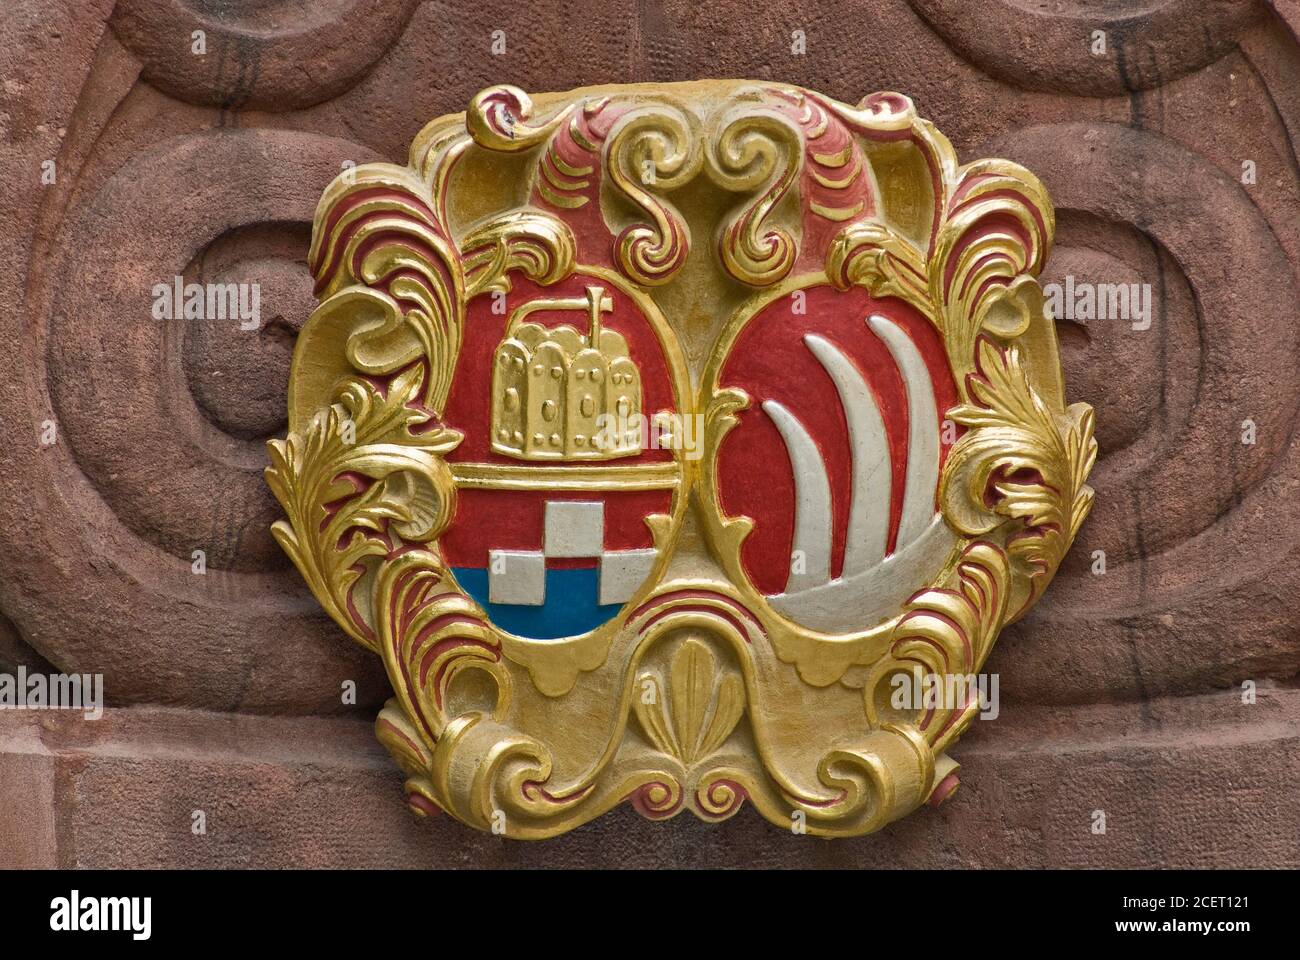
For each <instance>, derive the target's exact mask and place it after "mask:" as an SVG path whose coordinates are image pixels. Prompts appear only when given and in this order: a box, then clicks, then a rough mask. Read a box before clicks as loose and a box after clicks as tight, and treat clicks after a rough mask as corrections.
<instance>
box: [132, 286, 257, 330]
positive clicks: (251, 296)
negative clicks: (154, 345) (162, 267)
mask: <svg viewBox="0 0 1300 960" xmlns="http://www.w3.org/2000/svg"><path fill="white" fill-rule="evenodd" d="M153 318H154V319H155V320H238V321H239V329H240V330H256V329H257V328H258V327H260V326H261V325H262V288H261V286H260V285H259V284H256V283H186V282H185V278H184V277H179V276H176V277H172V282H171V283H155V284H154V285H153Z"/></svg>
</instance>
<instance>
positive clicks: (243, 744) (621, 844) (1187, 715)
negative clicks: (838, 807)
mask: <svg viewBox="0 0 1300 960" xmlns="http://www.w3.org/2000/svg"><path fill="white" fill-rule="evenodd" d="M976 728H977V729H975V730H974V731H972V733H971V734H970V735H969V736H968V737H967V738H965V739H964V740H963V741H962V745H961V746H960V748H959V749H958V751H957V756H958V758H959V759H960V760H961V761H962V763H963V767H962V771H961V774H962V777H963V784H962V786H961V787H960V788H959V789H958V791H957V792H956V794H955V795H954V796H953V797H952V799H950V800H949V801H948V802H947V803H945V804H944V805H943V806H941V807H940V808H938V809H937V810H925V811H920V812H918V813H916V814H913V815H912V816H911V817H908V818H906V819H905V820H902V821H900V822H898V823H896V824H894V825H892V826H890V827H887V828H886V829H885V830H884V831H882V832H881V833H879V834H877V835H874V836H870V837H863V838H859V839H854V840H836V841H833V842H828V841H824V840H818V839H815V838H812V837H808V836H796V835H794V834H793V833H790V832H788V831H784V830H781V829H779V828H776V827H773V826H771V825H770V824H767V823H765V822H764V821H763V820H762V819H761V818H760V817H759V816H758V815H757V814H756V813H755V812H754V811H752V810H749V809H742V810H741V811H740V812H739V813H738V814H737V815H736V816H735V817H733V818H732V819H730V820H727V821H725V822H723V823H721V824H706V823H702V822H700V821H698V820H696V819H695V818H694V817H691V816H689V815H681V816H678V817H676V818H674V819H672V820H670V821H667V822H663V823H654V822H651V821H647V820H644V819H642V818H641V817H640V816H639V815H638V814H636V813H634V812H633V811H632V809H631V808H630V806H629V805H626V804H625V805H624V806H622V807H620V808H618V809H617V810H615V811H613V812H612V813H610V814H608V815H607V816H605V817H602V818H600V819H598V820H596V821H594V822H592V823H590V824H588V825H587V826H585V827H581V828H579V829H578V830H575V831H574V832H572V833H570V834H566V835H564V836H562V837H560V838H557V839H555V840H550V841H546V842H544V843H529V842H524V841H512V840H507V839H505V838H502V837H492V836H488V835H485V834H481V833H477V832H475V831H471V830H468V829H467V828H465V827H462V826H460V825H459V824H457V823H455V822H454V821H450V820H448V819H447V818H446V817H440V818H436V819H433V820H421V819H419V818H417V817H415V816H413V815H412V814H410V813H409V812H408V811H407V809H406V806H405V804H404V802H403V799H402V790H401V780H402V777H401V774H400V773H399V772H398V771H397V770H395V769H394V768H393V767H392V764H391V761H390V760H389V758H388V757H387V755H386V754H385V753H384V752H383V750H382V749H381V748H380V747H379V746H378V745H377V744H376V743H375V742H374V740H373V737H372V736H371V731H370V724H369V723H367V722H363V721H352V720H345V719H327V718H274V717H250V716H238V715H233V714H219V713H208V712H204V711H197V710H176V709H157V708H134V709H118V710H111V711H109V712H108V713H107V714H106V715H105V717H104V718H103V719H102V720H100V721H98V722H94V723H84V722H79V721H77V720H75V719H74V718H72V717H71V716H68V715H48V714H47V715H44V716H42V715H38V714H31V713H27V714H21V713H12V712H11V713H0V772H6V773H7V772H8V771H9V770H16V771H19V772H24V773H25V774H26V775H29V776H30V775H31V774H30V773H28V771H35V772H37V773H39V774H41V775H42V776H43V777H44V780H41V779H40V778H39V777H38V778H37V783H38V784H41V785H44V786H43V787H42V788H43V789H45V790H46V791H48V789H49V787H48V783H49V781H50V779H51V771H53V782H54V783H55V784H57V796H56V797H55V799H54V802H53V818H52V819H53V822H54V825H55V832H54V837H53V841H54V842H53V843H51V842H49V841H47V840H45V839H44V837H43V835H41V834H40V833H39V831H38V833H37V836H36V837H35V838H33V839H32V840H27V839H26V838H24V841H23V845H22V849H21V850H20V851H19V859H20V861H21V862H43V863H45V864H47V865H61V866H81V867H123V866H135V865H139V866H150V867H249V866H305V867H327V866H338V865H348V866H369V867H457V866H475V867H541V866H566V867H608V868H620V867H668V866H677V867H811V866H835V867H861V866H877V867H1016V866H1042V867H1046V866H1056V867H1060V866H1072V867H1096V866H1106V865H1110V866H1123V867H1138V866H1168V867H1173V866H1243V867H1282V866H1288V865H1289V866H1294V865H1295V864H1297V863H1300V796H1298V795H1297V793H1296V791H1295V790H1294V786H1295V784H1296V782H1297V779H1298V778H1300V691H1296V690H1294V689H1289V688H1280V687H1271V688H1265V689H1262V690H1261V691H1260V697H1259V701H1258V702H1257V703H1255V704H1254V705H1250V706H1246V705H1243V704H1242V703H1241V699H1240V697H1239V696H1236V695H1234V694H1231V693H1219V694H1208V695H1204V696H1199V697H1186V698H1169V699H1166V700H1162V701H1156V702H1155V703H1154V704H1150V703H1141V704H1111V705H1095V706H1087V707H1079V708H1076V709H1074V710H1071V711H1070V712H1068V713H1061V712H1060V711H1058V710H1056V709H1055V708H1047V707H1016V708H1013V709H1010V710H1009V711H1008V712H1005V713H1003V715H1002V716H1001V717H1000V718H999V719H997V720H994V721H988V722H985V723H977V724H976ZM47 797H48V792H47V793H46V795H45V796H44V797H42V799H41V801H40V802H39V803H36V804H32V805H31V809H32V812H31V813H30V814H29V816H31V817H32V818H35V816H36V814H37V813H42V814H44V815H45V816H46V817H47V819H48V818H49V815H50V809H49V803H50V801H49V800H48V799H47ZM42 804H44V805H43V806H42ZM196 810H200V811H202V812H203V814H204V816H205V818H206V830H207V832H206V834H203V835H197V834H195V833H194V831H193V823H194V819H193V815H194V811H196ZM1096 810H1101V811H1103V812H1104V813H1105V817H1106V832H1105V833H1104V834H1098V833H1094V832H1093V823H1094V819H1095V814H1094V811H1096ZM20 822H21V818H20ZM3 836H4V834H3V833H2V832H0V838H2V837H3ZM9 856H11V857H12V856H13V854H12V853H10V854H9ZM4 862H5V861H4V859H3V857H0V865H3V864H4Z"/></svg>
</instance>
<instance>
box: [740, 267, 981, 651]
mask: <svg viewBox="0 0 1300 960" xmlns="http://www.w3.org/2000/svg"><path fill="white" fill-rule="evenodd" d="M801 292H802V294H803V307H804V312H803V313H793V312H792V309H791V298H790V297H780V298H777V299H775V300H773V301H771V302H770V303H768V304H767V305H766V306H764V307H762V308H761V309H759V310H758V311H757V312H756V313H755V314H754V316H753V317H751V318H750V319H749V321H748V322H747V323H746V324H745V325H744V326H743V328H742V329H741V330H740V332H739V333H738V334H737V336H736V338H735V340H734V342H733V343H732V344H731V346H730V348H729V350H728V353H727V356H726V358H725V360H724V361H723V363H722V365H721V368H720V371H719V375H718V385H719V386H720V387H723V388H727V387H733V388H739V389H741V390H743V391H744V392H745V393H746V394H747V395H748V397H749V398H750V404H749V406H748V408H746V409H745V410H744V411H742V412H741V413H740V414H739V422H738V424H737V425H736V426H735V427H734V428H733V429H732V430H731V431H730V432H729V433H728V434H727V435H726V437H725V438H724V439H723V441H722V446H721V448H720V450H719V451H718V467H717V483H718V497H719V504H720V506H721V508H722V510H723V512H724V513H725V514H727V515H729V516H745V517H749V518H750V519H751V520H752V521H753V529H752V531H751V532H750V533H749V535H748V536H747V538H746V539H745V541H744V544H743V546H742V549H741V566H742V568H743V570H744V573H745V575H746V576H747V577H748V578H749V580H750V582H751V584H752V585H753V586H754V587H755V589H756V590H757V591H758V592H759V593H760V594H762V595H763V596H764V597H765V598H766V600H767V602H768V603H769V604H770V605H771V606H772V607H773V608H774V609H775V610H777V611H778V612H779V613H781V614H782V615H783V616H785V617H787V618H789V619H791V620H793V621H794V622H796V623H798V624H799V625H801V626H804V627H807V628H809V629H811V630H815V631H818V632H823V633H847V632H854V631H858V630H861V629H864V628H867V627H870V626H872V625H874V624H875V623H877V622H880V621H883V620H885V619H887V618H888V617H890V616H892V615H894V614H895V613H897V610H898V608H899V607H900V606H901V605H902V604H903V603H905V602H906V601H907V599H908V597H910V596H911V595H912V593H913V592H915V591H916V590H917V589H918V588H919V587H920V586H922V585H924V584H925V583H927V582H928V579H927V577H929V576H931V575H932V574H934V573H937V572H938V570H939V569H940V568H941V567H942V565H943V563H944V562H945V560H946V558H947V556H948V554H949V552H950V551H951V549H952V548H953V546H954V545H955V543H956V540H955V538H954V536H953V534H952V532H951V530H950V529H949V528H948V527H947V525H946V524H945V523H944V521H943V518H942V517H941V516H940V513H939V507H938V503H937V492H938V480H939V473H940V469H941V467H942V464H943V460H944V457H945V455H946V453H947V450H948V448H949V447H950V446H951V444H952V442H953V441H954V440H955V437H956V430H955V428H954V427H953V426H952V425H951V424H948V425H947V427H946V428H945V424H944V417H945V415H946V413H947V411H948V409H949V408H950V407H951V406H952V405H953V404H954V403H955V402H956V391H955V388H954V385H953V382H952V376H951V374H950V372H949V367H948V363H947V359H946V356H945V353H944V349H943V342H942V339H941V338H940V336H939V334H938V331H936V330H935V328H934V327H933V325H932V324H931V323H930V322H929V321H928V320H927V319H926V318H925V317H924V316H922V315H921V314H920V313H918V312H917V311H915V310H913V309H912V308H910V307H908V306H907V305H905V304H903V303H901V302H900V301H897V300H875V299H873V298H872V297H871V296H870V295H869V294H868V293H867V292H866V291H865V290H863V289H861V288H854V289H852V290H849V291H838V290H835V289H834V288H832V287H830V286H812V287H809V288H807V289H806V290H803V291H801Z"/></svg>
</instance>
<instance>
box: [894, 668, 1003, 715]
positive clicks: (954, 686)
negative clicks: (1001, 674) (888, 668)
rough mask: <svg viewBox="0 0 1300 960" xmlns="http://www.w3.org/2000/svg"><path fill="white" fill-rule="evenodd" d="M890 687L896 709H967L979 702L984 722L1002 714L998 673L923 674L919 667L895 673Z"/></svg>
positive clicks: (980, 713)
mask: <svg viewBox="0 0 1300 960" xmlns="http://www.w3.org/2000/svg"><path fill="white" fill-rule="evenodd" d="M889 685H890V686H891V687H892V688H893V689H892V691H891V692H890V696H889V704H890V706H891V707H893V708H894V709H895V710H964V709H965V708H966V707H967V706H969V705H970V704H972V703H978V704H979V715H980V719H981V720H996V719H997V718H998V713H999V712H1000V710H999V707H998V675H997V674H996V673H980V674H974V673H924V672H922V670H921V669H920V668H919V667H918V668H917V669H915V670H912V671H910V672H906V673H896V674H894V675H893V676H892V677H891V678H890V680H889Z"/></svg>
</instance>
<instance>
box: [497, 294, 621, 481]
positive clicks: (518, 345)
mask: <svg viewBox="0 0 1300 960" xmlns="http://www.w3.org/2000/svg"><path fill="white" fill-rule="evenodd" d="M558 310H583V311H585V312H586V313H587V332H586V333H585V334H584V333H581V332H579V331H578V330H577V329H575V328H574V327H572V326H570V325H568V324H562V325H561V326H559V327H555V328H548V327H544V326H542V325H541V324H538V323H533V322H523V321H524V318H525V317H527V316H528V315H529V314H531V313H535V312H538V311H558ZM612 310H613V301H612V300H611V299H610V298H609V297H608V296H606V295H605V291H604V289H603V288H601V287H588V288H587V290H586V296H585V297H571V298H567V299H544V298H543V299H537V300H530V301H529V302H528V303H525V304H523V305H522V306H520V307H518V308H516V310H515V311H514V312H513V313H512V314H511V315H510V320H509V321H508V322H507V324H506V335H505V338H504V339H503V340H502V341H501V343H500V344H498V346H497V349H496V354H495V356H494V358H493V365H492V426H491V430H492V449H493V450H494V451H496V452H497V453H502V454H505V455H507V456H511V457H517V458H519V459H521V460H608V459H612V458H615V457H627V456H635V455H636V454H637V453H640V452H641V431H640V428H639V425H638V424H637V423H635V422H632V420H633V418H634V417H635V416H636V415H637V414H639V413H640V412H641V373H640V371H639V370H638V369H637V366H636V363H635V362H634V361H633V360H632V358H631V357H630V356H629V355H628V348H627V342H626V340H624V339H623V336H622V335H621V334H620V333H618V332H617V331H615V330H608V329H606V328H605V327H604V326H603V325H602V324H601V314H602V313H608V312H610V311H612ZM613 426H617V427H618V428H619V429H618V430H616V431H615V430H612V429H611V427H613ZM611 437H612V438H613V442H610V439H611Z"/></svg>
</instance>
